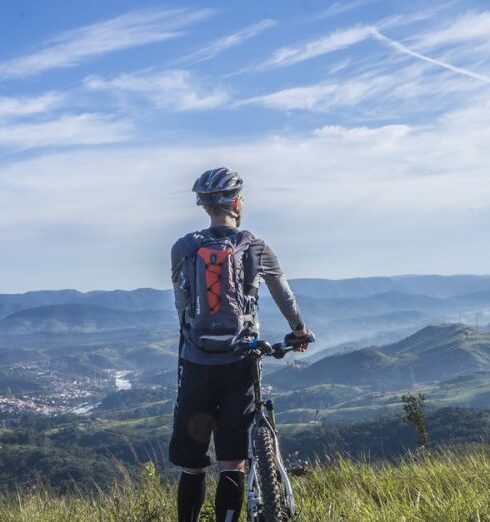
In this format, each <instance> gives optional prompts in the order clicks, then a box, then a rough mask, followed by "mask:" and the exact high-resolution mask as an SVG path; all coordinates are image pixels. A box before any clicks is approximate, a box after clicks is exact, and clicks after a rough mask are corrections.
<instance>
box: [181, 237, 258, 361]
mask: <svg viewBox="0 0 490 522" xmlns="http://www.w3.org/2000/svg"><path fill="white" fill-rule="evenodd" d="M189 236H190V237H189ZM189 236H188V239H190V241H189V252H188V255H186V256H185V259H184V261H185V265H184V280H185V282H184V289H185V291H186V296H187V305H186V310H185V314H184V321H183V328H182V334H183V336H184V337H185V338H186V339H187V340H188V341H189V342H191V343H192V344H193V345H194V346H197V347H198V348H200V349H202V350H204V351H205V352H209V353H222V352H229V351H232V350H233V344H234V343H236V342H237V341H240V340H242V339H244V338H247V337H250V336H255V335H254V334H255V332H256V325H255V313H256V302H257V301H256V297H255V295H246V294H245V291H244V281H245V269H244V257H245V255H246V252H247V250H248V248H249V247H250V245H251V243H252V241H253V240H254V239H255V238H254V236H253V235H252V234H251V233H250V232H248V231H241V232H239V233H238V234H237V235H236V236H234V240H232V239H231V238H229V237H226V236H220V237H216V236H212V235H210V234H209V232H208V231H202V232H196V233H194V234H191V235H189Z"/></svg>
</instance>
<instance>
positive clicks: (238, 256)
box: [170, 167, 308, 522]
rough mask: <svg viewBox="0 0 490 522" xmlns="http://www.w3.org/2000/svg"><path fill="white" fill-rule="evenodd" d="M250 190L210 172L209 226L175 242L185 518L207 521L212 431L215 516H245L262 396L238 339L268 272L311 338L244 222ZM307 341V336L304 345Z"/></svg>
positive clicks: (299, 331) (177, 419) (287, 312)
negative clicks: (252, 431) (251, 445)
mask: <svg viewBox="0 0 490 522" xmlns="http://www.w3.org/2000/svg"><path fill="white" fill-rule="evenodd" d="M242 186H243V181H242V179H241V177H240V176H239V175H238V174H237V173H236V172H233V171H230V170H229V169H227V168H224V167H222V168H216V169H212V170H208V171H206V172H204V174H202V175H201V176H200V177H199V178H198V179H197V181H196V182H195V184H194V187H193V189H192V190H193V192H195V193H196V195H197V204H198V205H201V206H203V207H204V210H205V211H206V212H207V214H208V215H209V216H210V218H211V225H210V227H209V228H207V229H204V230H201V231H199V232H194V233H190V234H187V235H186V236H184V237H182V238H180V239H179V240H178V241H177V242H176V243H175V244H174V246H173V248H172V282H173V287H174V292H175V305H176V308H177V311H178V314H179V318H180V327H181V343H180V347H179V389H178V397H177V401H176V404H175V410H174V427H173V434H172V438H171V441H170V460H171V462H173V463H174V464H175V465H177V466H180V467H181V470H182V471H181V475H180V480H179V486H178V499H177V503H178V513H179V522H196V521H198V520H199V514H200V511H201V508H202V505H203V503H204V497H205V491H206V483H205V478H206V468H207V466H209V464H210V459H209V456H208V448H209V443H210V440H211V435H213V439H214V446H215V452H216V457H217V461H218V467H219V470H220V476H219V481H218V487H217V491H216V499H215V510H216V520H217V522H236V521H238V518H239V516H240V511H241V507H242V503H243V497H244V482H245V476H244V475H245V462H246V459H247V456H248V438H247V435H248V429H249V427H250V424H251V422H252V419H253V415H254V399H253V397H254V396H253V387H252V373H251V364H252V362H251V360H250V359H243V358H241V357H240V356H239V355H237V354H236V353H234V352H233V344H235V343H236V342H239V341H243V340H246V339H249V338H255V337H257V336H258V333H259V325H258V321H257V318H256V310H257V300H258V289H259V282H260V279H261V278H262V279H264V281H265V283H266V284H267V286H268V288H269V291H270V293H271V295H272V297H273V299H274V301H275V302H276V304H277V306H278V307H279V309H280V311H281V312H282V314H283V315H284V317H285V318H286V320H287V321H288V323H289V325H290V327H291V329H292V333H291V334H289V335H294V336H295V337H298V338H303V337H304V338H305V339H306V337H307V335H308V330H307V329H306V327H305V324H304V322H303V320H302V318H301V314H300V310H299V308H298V305H297V303H296V299H295V297H294V295H293V293H292V291H291V289H290V287H289V284H288V282H287V280H286V277H285V276H284V274H283V272H282V270H281V268H280V266H279V264H278V261H277V258H276V256H275V255H274V253H273V252H272V250H271V249H270V248H269V247H268V246H267V245H266V244H265V243H264V241H262V240H261V239H257V238H255V237H254V236H253V235H252V234H251V233H250V232H248V231H244V230H240V229H239V228H238V227H239V226H240V217H241V214H242V210H243V196H242V194H241V192H242ZM307 346H308V342H307V341H306V340H305V342H304V343H303V344H301V347H300V348H301V349H302V350H305V349H306V348H307Z"/></svg>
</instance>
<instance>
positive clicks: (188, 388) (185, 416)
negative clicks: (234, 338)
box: [169, 359, 255, 468]
mask: <svg viewBox="0 0 490 522" xmlns="http://www.w3.org/2000/svg"><path fill="white" fill-rule="evenodd" d="M253 363H254V362H253V361H252V360H250V359H244V360H242V361H239V362H234V363H230V364H216V365H209V366H208V365H202V364H194V363H191V362H188V361H181V363H180V366H179V390H178V395H177V401H176V403H175V409H174V428H173V434H172V438H171V440H170V448H169V454H170V455H169V456H170V461H171V462H173V463H174V464H175V465H177V466H182V467H184V468H204V467H206V466H209V464H210V462H211V461H210V458H209V454H208V449H209V443H210V440H211V434H213V438H214V447H215V451H216V458H217V460H243V459H246V458H247V457H248V429H249V427H250V425H251V423H252V420H253V416H254V411H255V404H254V394H253V380H252V364H253Z"/></svg>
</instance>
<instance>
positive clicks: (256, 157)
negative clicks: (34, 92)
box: [0, 100, 490, 291]
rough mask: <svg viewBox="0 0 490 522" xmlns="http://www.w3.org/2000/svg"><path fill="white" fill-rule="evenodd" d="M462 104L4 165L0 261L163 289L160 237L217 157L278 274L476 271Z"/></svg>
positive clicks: (192, 219)
mask: <svg viewBox="0 0 490 522" xmlns="http://www.w3.org/2000/svg"><path fill="white" fill-rule="evenodd" d="M473 102H474V104H473V105H470V106H468V107H466V108H464V109H460V110H458V111H453V112H452V113H450V114H447V115H445V116H443V117H440V118H438V119H437V120H435V121H433V122H432V123H430V124H424V125H380V126H374V127H368V126H358V127H356V126H354V127H347V126H326V127H322V128H319V129H318V130H317V131H316V132H315V133H314V134H310V135H305V136H301V137H298V138H287V137H269V138H261V139H257V140H254V141H250V140H247V141H243V142H241V143H239V142H234V143H229V144H219V145H218V144H217V145H210V146H206V147H204V146H197V145H193V144H190V143H188V144H186V145H182V146H180V147H171V146H169V147H161V146H152V147H149V146H146V147H135V146H130V147H127V146H125V147H124V148H122V147H117V148H114V147H111V148H110V149H107V150H105V149H103V148H102V149H101V148H97V149H93V148H89V149H85V150H75V151H69V153H68V152H65V153H58V154H49V155H42V156H38V157H34V158H30V159H28V160H24V161H15V162H12V163H11V164H10V165H3V166H1V167H0V237H1V238H2V244H1V246H0V248H1V249H2V258H1V259H0V271H1V273H8V274H9V278H10V279H11V281H12V282H11V283H9V284H10V285H13V284H14V282H16V283H15V284H16V285H17V286H22V287H25V288H27V287H29V286H33V287H34V286H35V287H37V288H39V287H40V286H44V287H58V288H59V287H60V286H65V287H66V286H70V287H73V286H75V287H80V288H84V289H87V288H96V287H103V288H107V287H125V288H127V287H135V286H157V287H165V286H166V287H168V286H170V282H169V279H168V273H169V266H168V257H169V255H168V252H169V249H170V247H171V244H172V243H173V241H174V240H175V238H176V237H178V236H180V235H183V234H184V233H186V232H188V231H189V230H195V229H197V228H199V227H202V226H205V223H206V218H205V216H204V214H202V212H201V211H200V209H199V208H198V207H196V205H195V204H194V199H193V195H192V193H191V192H190V187H191V186H192V182H193V181H194V179H195V178H196V177H197V175H199V173H200V172H202V171H203V170H204V169H205V168H207V167H208V166H210V165H216V164H226V165H229V166H230V167H233V168H236V169H237V170H238V172H240V173H241V174H242V175H243V176H244V178H245V182H246V192H247V194H246V195H247V198H246V212H245V215H244V220H243V221H244V226H245V227H247V228H250V229H251V230H253V231H254V232H255V233H257V234H258V235H259V236H263V237H265V239H267V240H268V241H270V242H272V246H273V247H274V248H275V249H276V250H277V251H278V253H279V255H280V259H281V262H282V264H283V265H284V268H285V269H286V272H287V274H288V276H289V277H307V276H321V277H348V276H356V275H368V274H377V275H381V274H387V273H413V272H422V273H427V272H434V273H457V272H460V273H461V272H465V273H471V272H488V254H489V252H488V244H487V242H485V241H482V237H485V234H486V232H487V230H488V226H490V203H489V202H490V184H489V183H488V162H489V152H488V143H487V141H488V135H489V133H490V106H489V104H488V102H486V101H477V100H473ZM279 188H280V190H278V189H279ZM271 195H273V201H274V204H271ZM305 223H308V226H307V227H305ZM60 224H64V228H63V229H61V228H60ZM455 238H458V241H463V240H464V247H458V248H455V246H454V241H455ZM293 243H294V248H293V249H292V248H291V245H292V244H293ZM312 244H314V245H315V248H314V249H312V247H311V245H312ZM14 245H15V248H13V246H14ZM9 247H10V248H9ZM298 252H308V256H298ZM19 266H21V267H22V269H20V268H19ZM29 274H33V275H32V278H31V279H29V277H30V276H29ZM4 291H5V289H4Z"/></svg>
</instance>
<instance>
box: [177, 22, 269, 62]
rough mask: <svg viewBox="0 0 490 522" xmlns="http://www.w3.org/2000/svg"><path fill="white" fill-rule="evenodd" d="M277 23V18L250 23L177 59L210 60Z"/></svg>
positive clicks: (191, 60)
mask: <svg viewBox="0 0 490 522" xmlns="http://www.w3.org/2000/svg"><path fill="white" fill-rule="evenodd" d="M276 25H277V22H276V21H275V20H271V19H269V18H268V19H265V20H261V21H260V22H257V23H255V24H252V25H248V26H247V27H245V28H243V29H241V30H240V31H237V32H235V33H232V34H229V35H227V36H225V37H223V38H220V39H219V40H216V41H214V42H212V43H210V44H207V45H204V46H202V47H201V48H200V49H199V50H198V51H195V52H193V53H189V54H187V55H186V56H183V57H182V58H181V59H179V60H177V61H178V62H194V63H196V62H203V61H205V60H210V59H212V58H214V57H215V56H217V55H218V54H220V53H222V52H223V51H226V50H227V49H230V48H232V47H236V46H238V45H241V44H242V43H244V42H246V41H247V40H249V39H250V38H253V37H254V36H257V35H258V34H260V33H262V32H264V31H265V30H267V29H270V28H272V27H275V26H276Z"/></svg>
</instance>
